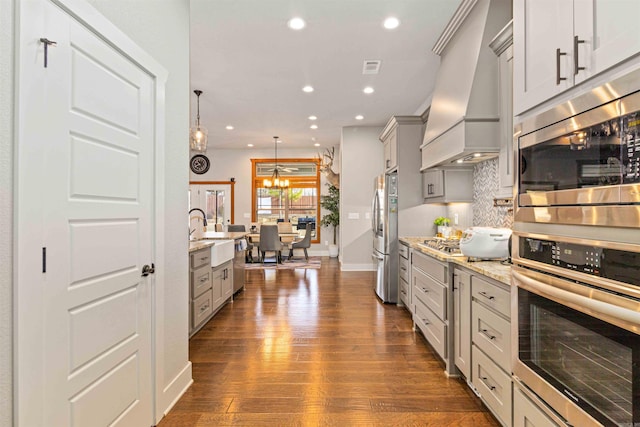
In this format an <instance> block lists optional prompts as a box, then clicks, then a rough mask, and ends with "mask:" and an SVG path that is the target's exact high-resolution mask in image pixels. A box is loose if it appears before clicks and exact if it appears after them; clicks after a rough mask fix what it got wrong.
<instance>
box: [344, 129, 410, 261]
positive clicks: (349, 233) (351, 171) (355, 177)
mask: <svg viewBox="0 0 640 427" xmlns="http://www.w3.org/2000/svg"><path fill="white" fill-rule="evenodd" d="M382 129H383V128H382V126H380V127H377V126H375V127H372V126H369V127H366V126H351V127H344V128H342V141H341V145H340V152H341V162H342V165H343V167H342V173H341V176H340V261H341V262H342V269H343V270H370V269H372V268H373V264H372V262H371V250H372V249H371V248H372V246H371V245H372V242H373V241H372V239H373V237H372V234H371V219H370V218H367V215H371V198H372V197H373V179H374V178H375V177H376V176H378V175H380V174H381V173H382V172H383V170H382V164H383V158H384V147H383V145H382V143H381V142H380V140H379V139H378V137H379V136H380V133H381V132H382ZM417 155H419V153H418V154H417ZM350 213H351V214H358V215H359V219H349V214H350Z"/></svg>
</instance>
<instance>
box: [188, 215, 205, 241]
mask: <svg viewBox="0 0 640 427" xmlns="http://www.w3.org/2000/svg"><path fill="white" fill-rule="evenodd" d="M193 211H199V212H201V213H202V226H203V227H206V226H207V215H205V213H204V211H203V210H202V209H200V208H193V209H191V210H190V211H189V220H191V212H193ZM205 230H206V228H205ZM194 231H196V229H195V228H194V229H193V230H191V229H189V237H191V234H193V232H194Z"/></svg>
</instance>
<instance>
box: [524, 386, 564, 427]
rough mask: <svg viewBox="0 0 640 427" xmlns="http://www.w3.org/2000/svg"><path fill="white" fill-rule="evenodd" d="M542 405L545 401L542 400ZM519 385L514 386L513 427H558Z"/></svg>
mask: <svg viewBox="0 0 640 427" xmlns="http://www.w3.org/2000/svg"><path fill="white" fill-rule="evenodd" d="M540 404H541V405H544V403H542V402H540ZM559 425H560V424H556V423H555V422H553V421H552V420H551V418H549V416H548V415H547V414H546V413H545V412H544V411H543V410H542V409H541V408H540V407H539V406H538V405H536V404H535V403H533V402H532V401H531V400H530V399H529V398H528V397H527V396H526V395H525V394H524V392H523V391H522V390H520V388H519V387H517V386H514V387H513V427H558V426H559Z"/></svg>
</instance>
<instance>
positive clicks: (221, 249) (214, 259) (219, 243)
mask: <svg viewBox="0 0 640 427" xmlns="http://www.w3.org/2000/svg"><path fill="white" fill-rule="evenodd" d="M234 250H235V246H234V242H233V240H216V243H215V244H214V245H213V246H211V267H217V266H219V265H220V264H224V263H225V262H227V261H229V260H232V259H233V255H234Z"/></svg>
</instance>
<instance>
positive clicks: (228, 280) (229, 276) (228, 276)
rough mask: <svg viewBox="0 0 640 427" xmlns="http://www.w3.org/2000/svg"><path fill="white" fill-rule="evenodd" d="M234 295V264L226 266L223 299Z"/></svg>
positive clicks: (223, 280) (223, 277)
mask: <svg viewBox="0 0 640 427" xmlns="http://www.w3.org/2000/svg"><path fill="white" fill-rule="evenodd" d="M231 295H233V266H232V265H231V264H230V265H228V266H226V267H225V268H224V270H223V273H222V299H223V300H224V301H226V300H228V299H229V298H231Z"/></svg>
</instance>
